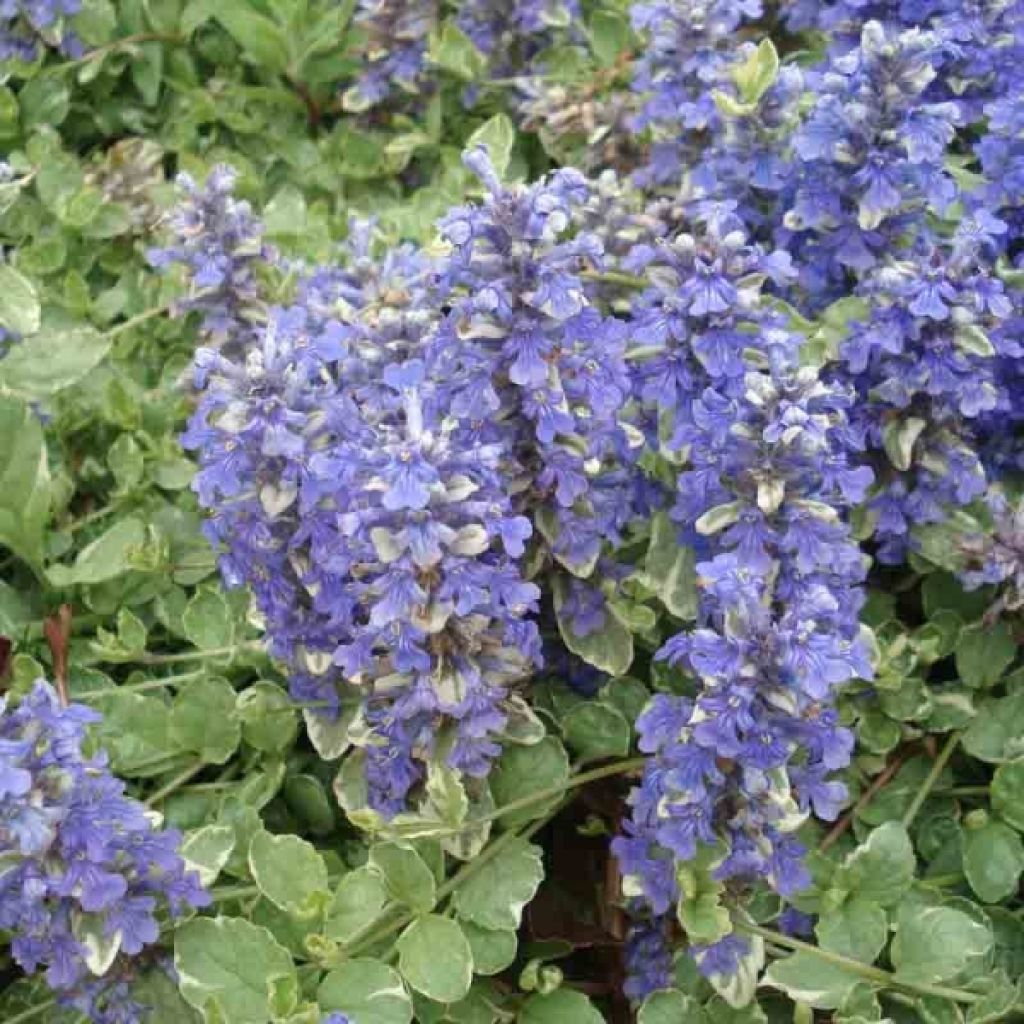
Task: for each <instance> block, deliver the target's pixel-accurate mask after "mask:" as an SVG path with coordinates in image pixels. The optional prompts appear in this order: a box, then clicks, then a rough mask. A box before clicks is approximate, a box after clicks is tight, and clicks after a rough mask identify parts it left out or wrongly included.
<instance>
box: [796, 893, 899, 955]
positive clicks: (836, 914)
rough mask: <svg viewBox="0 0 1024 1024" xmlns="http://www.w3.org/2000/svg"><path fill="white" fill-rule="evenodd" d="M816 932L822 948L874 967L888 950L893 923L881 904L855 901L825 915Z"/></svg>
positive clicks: (822, 916)
mask: <svg viewBox="0 0 1024 1024" xmlns="http://www.w3.org/2000/svg"><path fill="white" fill-rule="evenodd" d="M814 931H815V934H816V935H817V936H818V943H819V945H820V946H821V948H822V949H827V950H829V951H831V952H833V953H838V954H840V956H845V957H848V958H849V959H851V960H859V961H860V962H861V963H865V964H870V963H874V962H875V960H876V959H877V957H878V954H879V953H881V952H882V949H883V948H884V947H885V943H886V940H887V939H888V937H889V920H888V917H887V916H886V913H885V911H884V910H883V909H882V908H881V907H880V906H879V905H878V904H877V903H870V902H868V901H867V900H863V899H852V900H849V901H848V902H846V903H844V904H843V905H842V906H840V907H836V908H835V909H832V910H827V911H825V912H824V913H822V915H821V916H820V917H819V918H818V923H817V924H816V925H815V928H814Z"/></svg>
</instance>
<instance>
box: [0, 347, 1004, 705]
mask: <svg viewBox="0 0 1024 1024" xmlns="http://www.w3.org/2000/svg"><path fill="white" fill-rule="evenodd" d="M2 365H3V364H2V363H0V366H2ZM1016 654H1017V645H1016V643H1015V642H1014V639H1013V636H1012V635H1011V634H1010V627H1009V626H1008V625H1007V624H1006V623H1005V622H1003V621H1002V620H1000V621H998V622H996V623H994V624H993V625H992V626H991V627H989V628H986V627H985V626H984V625H983V624H982V623H980V622H979V623H976V624H974V625H972V626H967V627H966V628H965V629H963V630H962V631H961V632H960V639H959V641H958V642H957V645H956V670H957V672H958V673H959V674H960V678H961V679H962V680H963V681H964V682H965V683H966V684H967V685H968V686H973V687H975V688H985V689H988V688H989V687H992V686H995V684H996V683H998V682H999V680H1000V679H1001V678H1002V675H1003V673H1004V672H1005V671H1006V670H1007V669H1008V668H1009V667H1010V665H1011V664H1012V663H1013V659H1014V658H1015V657H1016Z"/></svg>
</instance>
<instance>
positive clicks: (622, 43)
mask: <svg viewBox="0 0 1024 1024" xmlns="http://www.w3.org/2000/svg"><path fill="white" fill-rule="evenodd" d="M587 35H589V36H590V49H591V50H592V51H593V53H594V56H595V57H596V58H597V62H598V63H599V64H600V65H601V66H602V67H606V68H610V67H612V66H614V64H615V62H616V61H617V60H618V59H619V57H621V56H622V54H623V53H624V52H625V51H626V50H627V49H628V48H629V45H630V42H631V39H632V33H631V32H630V29H629V22H628V21H627V19H626V18H624V17H623V16H622V15H621V14H619V13H618V12H617V11H609V10H601V9H598V10H596V11H595V12H594V15H593V17H592V18H591V19H590V24H589V25H588V26H587Z"/></svg>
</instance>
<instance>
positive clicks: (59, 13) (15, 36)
mask: <svg viewBox="0 0 1024 1024" xmlns="http://www.w3.org/2000/svg"><path fill="white" fill-rule="evenodd" d="M81 8H82V2H81V0H6V2H5V3H3V4H0V60H11V59H16V60H25V61H31V60H35V59H36V57H37V56H38V55H39V50H40V48H41V47H42V46H55V47H58V48H59V49H61V50H63V51H64V52H65V53H68V54H70V55H72V56H74V55H77V54H78V53H79V52H81V43H79V41H78V39H77V38H76V37H75V36H74V35H73V34H72V33H71V32H68V31H67V30H66V29H63V28H62V21H63V19H65V18H68V17H70V16H71V15H73V14H77V13H78V12H79V11H80V10H81Z"/></svg>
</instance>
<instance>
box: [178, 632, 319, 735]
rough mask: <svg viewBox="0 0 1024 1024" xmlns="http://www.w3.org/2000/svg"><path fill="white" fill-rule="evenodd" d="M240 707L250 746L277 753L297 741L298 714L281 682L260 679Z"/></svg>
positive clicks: (243, 696)
mask: <svg viewBox="0 0 1024 1024" xmlns="http://www.w3.org/2000/svg"><path fill="white" fill-rule="evenodd" d="M193 625H194V624H193ZM193 642H194V641H193ZM236 708H237V712H238V719H239V721H240V722H241V723H242V738H243V739H244V740H245V742H246V743H248V744H249V746H250V747H254V748H255V749H256V750H262V751H263V752H264V753H267V754H277V753H281V752H282V751H285V750H287V749H288V748H289V747H290V746H291V745H292V744H293V743H294V742H295V737H296V735H297V734H298V731H299V719H298V715H297V714H296V712H295V709H294V708H293V707H292V700H291V698H290V697H289V696H288V693H287V691H286V690H285V689H284V688H283V687H281V686H278V685H277V683H272V682H269V681H268V680H266V679H260V680H257V681H256V682H255V683H253V684H252V685H251V686H247V687H246V688H245V689H244V690H243V691H242V692H241V693H240V694H238V698H237V704H236Z"/></svg>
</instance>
